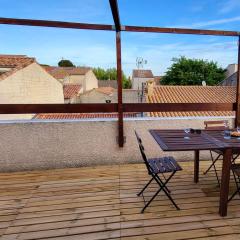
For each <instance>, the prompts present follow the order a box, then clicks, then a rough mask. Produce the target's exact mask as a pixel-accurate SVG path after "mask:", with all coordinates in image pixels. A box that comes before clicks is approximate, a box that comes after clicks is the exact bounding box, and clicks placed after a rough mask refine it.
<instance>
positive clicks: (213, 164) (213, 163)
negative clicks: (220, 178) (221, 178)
mask: <svg viewBox="0 0 240 240" xmlns="http://www.w3.org/2000/svg"><path fill="white" fill-rule="evenodd" d="M210 154H211V160H212V164H211V165H210V166H209V168H208V169H207V170H206V171H205V172H204V173H203V174H204V175H206V174H207V173H208V172H209V171H210V169H211V168H212V167H213V166H215V163H216V162H217V160H218V159H219V158H220V157H221V156H222V155H221V154H219V155H218V156H217V158H216V159H215V160H214V159H213V155H212V151H210Z"/></svg>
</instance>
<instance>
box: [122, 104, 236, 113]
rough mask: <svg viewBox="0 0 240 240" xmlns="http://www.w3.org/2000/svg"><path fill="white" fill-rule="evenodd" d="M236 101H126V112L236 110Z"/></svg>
mask: <svg viewBox="0 0 240 240" xmlns="http://www.w3.org/2000/svg"><path fill="white" fill-rule="evenodd" d="M236 109H237V105H236V104H235V103H124V104H123V111H124V112H195V111H235V110H236Z"/></svg>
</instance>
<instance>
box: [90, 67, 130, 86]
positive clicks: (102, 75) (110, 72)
mask: <svg viewBox="0 0 240 240" xmlns="http://www.w3.org/2000/svg"><path fill="white" fill-rule="evenodd" d="M93 72H94V74H95V75H96V78H97V79H98V80H108V79H111V80H117V69H116V68H108V69H106V70H105V69H103V68H100V67H98V68H93ZM122 80H123V83H122V86H123V88H131V81H130V79H129V78H127V76H126V75H125V74H124V72H122Z"/></svg>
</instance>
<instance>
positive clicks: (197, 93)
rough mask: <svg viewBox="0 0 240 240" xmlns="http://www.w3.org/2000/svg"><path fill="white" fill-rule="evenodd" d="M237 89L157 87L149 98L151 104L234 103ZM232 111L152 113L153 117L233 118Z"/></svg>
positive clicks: (220, 87)
mask: <svg viewBox="0 0 240 240" xmlns="http://www.w3.org/2000/svg"><path fill="white" fill-rule="evenodd" d="M235 98H236V88H235V87H225V86H156V87H155V88H154V91H153V94H152V95H148V96H147V102H149V103H234V102H235ZM233 114H234V113H233V112H231V111H212V112H210V111H206V112H155V113H154V112H151V113H150V116H152V117H183V116H232V115H233Z"/></svg>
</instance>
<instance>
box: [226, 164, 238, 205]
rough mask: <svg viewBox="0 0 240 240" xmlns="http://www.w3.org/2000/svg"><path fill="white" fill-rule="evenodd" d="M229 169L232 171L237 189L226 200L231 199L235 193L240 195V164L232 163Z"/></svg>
mask: <svg viewBox="0 0 240 240" xmlns="http://www.w3.org/2000/svg"><path fill="white" fill-rule="evenodd" d="M231 170H232V172H233V176H234V181H235V183H236V187H237V190H236V191H235V192H234V193H233V195H232V196H231V197H230V198H229V199H228V201H231V200H232V199H233V198H234V197H235V196H236V194H237V193H238V194H239V196H240V164H232V166H231Z"/></svg>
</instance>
